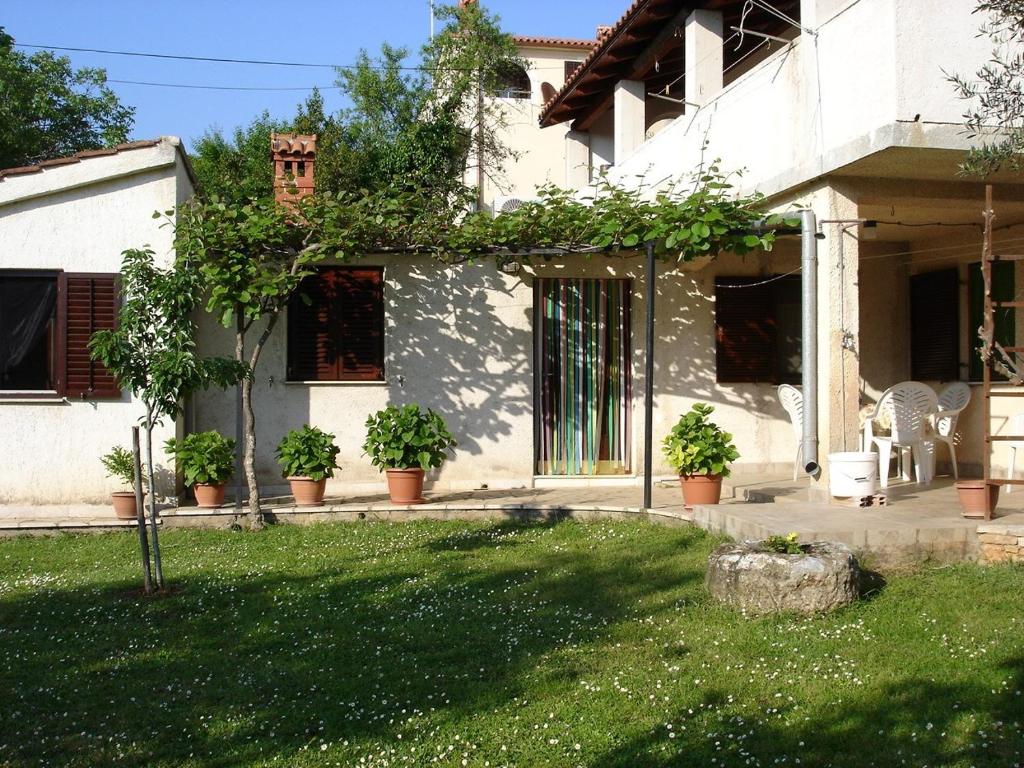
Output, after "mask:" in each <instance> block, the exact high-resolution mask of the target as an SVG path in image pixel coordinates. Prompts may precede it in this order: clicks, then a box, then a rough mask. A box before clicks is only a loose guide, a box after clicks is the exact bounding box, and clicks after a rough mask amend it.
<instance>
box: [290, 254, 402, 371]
mask: <svg viewBox="0 0 1024 768" xmlns="http://www.w3.org/2000/svg"><path fill="white" fill-rule="evenodd" d="M288 380H289V381H383V380H384V271H383V269H381V268H379V267H322V268H321V269H319V270H318V271H317V273H316V274H315V275H310V276H308V277H306V278H305V279H303V281H302V283H301V284H300V286H299V289H298V291H296V294H295V296H293V297H292V299H291V302H290V303H289V305H288Z"/></svg>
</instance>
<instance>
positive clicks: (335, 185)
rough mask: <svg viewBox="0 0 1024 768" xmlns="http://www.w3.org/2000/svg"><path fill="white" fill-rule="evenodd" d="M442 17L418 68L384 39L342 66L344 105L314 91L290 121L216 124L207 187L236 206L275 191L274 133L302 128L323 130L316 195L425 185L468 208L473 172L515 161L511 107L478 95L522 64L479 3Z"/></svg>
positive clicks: (203, 170) (264, 118)
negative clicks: (505, 138) (227, 127)
mask: <svg viewBox="0 0 1024 768" xmlns="http://www.w3.org/2000/svg"><path fill="white" fill-rule="evenodd" d="M439 16H440V18H441V19H442V21H447V22H448V23H447V24H446V25H445V26H444V28H443V29H442V30H441V31H440V33H439V34H438V35H437V36H436V37H435V38H434V40H433V41H432V42H431V43H429V44H428V45H426V46H425V47H424V49H423V50H422V52H421V57H420V63H419V64H418V65H416V64H415V62H413V61H412V59H411V58H410V54H409V51H408V50H407V49H404V48H395V47H392V46H389V45H387V44H385V45H383V46H382V48H381V51H380V54H379V55H378V56H376V57H371V56H370V55H369V54H368V53H367V52H366V51H362V52H361V53H360V54H359V56H358V58H357V60H356V63H355V65H354V67H352V68H347V69H339V70H338V71H337V75H336V77H337V79H336V84H337V86H338V87H339V88H340V89H341V91H342V93H343V94H344V96H345V97H346V98H347V99H348V101H349V102H350V105H349V106H348V107H347V108H346V109H343V110H340V111H339V112H337V113H334V114H331V113H328V112H327V111H326V110H325V106H324V101H323V97H322V95H321V94H320V92H319V91H314V92H313V93H312V94H311V95H310V97H309V98H308V99H307V100H306V101H305V102H303V103H302V104H300V105H299V106H298V109H297V112H296V114H295V115H294V117H292V118H290V119H285V120H273V119H271V118H270V116H269V115H268V114H267V113H264V114H263V115H261V116H259V117H257V118H256V119H255V120H254V121H253V122H251V123H250V124H249V125H247V126H245V127H242V128H239V129H237V130H236V131H235V132H234V134H233V135H232V136H231V137H230V138H227V137H225V136H224V134H223V133H222V132H221V131H220V130H217V129H212V130H210V131H208V132H207V133H206V134H205V135H204V136H203V137H202V138H201V139H200V140H199V141H198V142H197V143H196V145H195V147H194V148H193V153H192V154H193V157H194V163H193V165H194V167H195V171H196V176H197V177H198V179H199V182H200V187H201V190H202V192H203V194H204V195H205V196H206V197H207V198H213V197H217V198H219V199H221V200H223V201H228V202H233V203H244V202H246V201H248V200H251V199H258V198H261V197H268V196H270V195H271V194H272V169H271V167H270V162H269V160H268V151H269V150H268V148H269V146H270V134H271V132H272V131H295V132H298V133H315V134H316V135H317V137H318V140H317V157H316V173H315V183H316V189H317V191H318V192H331V193H334V194H341V193H344V192H346V191H357V190H367V191H369V192H375V191H379V190H382V189H391V188H393V187H409V188H419V189H426V190H430V194H431V195H433V196H435V197H439V198H441V199H444V200H450V201H452V202H453V203H454V204H455V205H456V206H457V207H460V208H461V207H462V203H463V201H464V200H465V199H467V198H468V196H469V195H470V192H469V190H467V189H466V186H465V184H464V176H465V174H466V171H467V169H471V168H473V167H475V166H476V164H477V163H478V162H482V163H483V165H484V167H485V169H486V171H487V172H488V173H494V172H497V171H499V170H500V169H501V167H502V166H503V164H504V163H505V162H506V161H507V160H508V159H509V158H510V153H509V151H508V149H507V148H506V147H505V146H504V145H503V143H502V142H501V141H500V139H499V134H500V129H501V128H502V127H503V126H504V124H505V115H504V112H503V110H502V109H501V108H500V105H498V104H495V103H494V102H493V100H484V101H483V102H482V103H481V101H480V100H479V99H478V95H479V94H490V93H494V92H496V91H497V90H499V89H500V87H501V85H502V83H503V82H504V80H505V79H506V78H507V75H508V72H509V71H510V69H511V68H513V67H515V66H520V65H521V64H522V61H521V60H520V59H519V58H518V56H517V54H516V50H515V45H514V43H513V40H512V37H511V36H510V35H507V34H505V33H503V32H502V31H501V29H500V28H499V26H498V20H497V18H495V17H494V16H491V15H490V14H488V13H487V12H486V11H484V10H482V9H480V8H479V7H477V6H476V5H475V4H470V5H468V6H466V7H465V8H455V7H448V8H444V7H442V8H440V9H439Z"/></svg>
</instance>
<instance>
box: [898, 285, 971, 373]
mask: <svg viewBox="0 0 1024 768" xmlns="http://www.w3.org/2000/svg"><path fill="white" fill-rule="evenodd" d="M910 377H911V378H912V379H916V380H918V381H956V380H957V379H959V378H960V278H959V275H958V272H957V269H956V267H953V268H952V269H940V270H938V271H936V272H925V273H923V274H920V275H913V276H911V278H910Z"/></svg>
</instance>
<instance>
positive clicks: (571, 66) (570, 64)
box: [564, 61, 582, 82]
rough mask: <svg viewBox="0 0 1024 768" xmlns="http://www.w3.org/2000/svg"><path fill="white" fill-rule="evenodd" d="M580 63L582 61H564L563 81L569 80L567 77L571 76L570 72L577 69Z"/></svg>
mask: <svg viewBox="0 0 1024 768" xmlns="http://www.w3.org/2000/svg"><path fill="white" fill-rule="evenodd" d="M581 63H582V62H579V61H567V62H565V79H564V82H568V81H569V78H570V77H572V73H573V72H575V71H576V70H577V69H579V67H580V64H581Z"/></svg>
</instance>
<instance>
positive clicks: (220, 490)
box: [164, 430, 235, 508]
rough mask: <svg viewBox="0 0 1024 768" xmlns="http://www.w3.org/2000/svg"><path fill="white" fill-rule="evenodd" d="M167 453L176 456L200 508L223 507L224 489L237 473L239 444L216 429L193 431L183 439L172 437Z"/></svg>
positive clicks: (186, 483)
mask: <svg viewBox="0 0 1024 768" xmlns="http://www.w3.org/2000/svg"><path fill="white" fill-rule="evenodd" d="M164 450H166V451H167V453H168V454H169V455H171V456H174V458H175V459H177V461H178V465H179V466H180V467H181V471H182V473H183V474H184V475H185V485H189V486H191V487H192V490H193V492H194V493H195V495H196V504H198V505H199V506H200V507H205V508H211V507H219V506H221V505H222V504H223V503H224V489H225V488H226V486H227V482H228V480H230V479H231V475H233V474H234V471H235V441H234V440H231V439H230V438H227V437H224V436H223V435H222V434H221V433H220V432H217V431H216V430H210V431H209V432H193V433H192V434H191V435H186V436H185V437H184V438H183V439H181V440H176V439H175V438H173V437H172V438H171V439H170V440H168V441H167V442H166V443H165V444H164Z"/></svg>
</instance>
